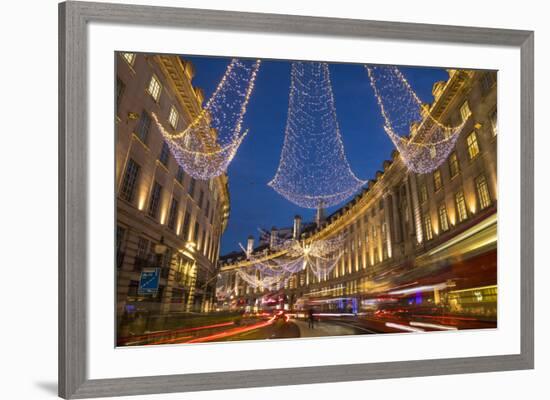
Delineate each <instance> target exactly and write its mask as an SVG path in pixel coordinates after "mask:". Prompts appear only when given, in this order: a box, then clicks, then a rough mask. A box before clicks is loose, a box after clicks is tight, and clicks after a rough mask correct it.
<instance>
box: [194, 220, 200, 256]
mask: <svg viewBox="0 0 550 400" xmlns="http://www.w3.org/2000/svg"><path fill="white" fill-rule="evenodd" d="M198 241H199V223H198V221H195V230H194V231H193V242H195V244H197V249H198V248H199V246H198Z"/></svg>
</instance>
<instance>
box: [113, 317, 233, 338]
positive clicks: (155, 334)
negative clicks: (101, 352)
mask: <svg viewBox="0 0 550 400" xmlns="http://www.w3.org/2000/svg"><path fill="white" fill-rule="evenodd" d="M230 325H235V322H234V321H231V322H222V323H219V324H213V325H204V326H196V327H193V328H183V329H176V330H173V331H162V332H155V333H151V334H149V335H141V336H130V337H125V338H121V339H120V340H119V343H121V344H122V343H128V342H129V341H132V343H133V342H139V341H141V340H147V339H152V338H156V337H159V336H166V335H174V334H178V333H186V332H194V331H200V330H203V329H211V328H221V327H224V326H230ZM156 343H157V342H155V343H153V344H156Z"/></svg>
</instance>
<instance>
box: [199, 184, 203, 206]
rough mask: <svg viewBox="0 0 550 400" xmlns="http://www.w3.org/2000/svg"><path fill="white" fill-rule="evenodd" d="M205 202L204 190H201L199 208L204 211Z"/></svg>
mask: <svg viewBox="0 0 550 400" xmlns="http://www.w3.org/2000/svg"><path fill="white" fill-rule="evenodd" d="M203 200H204V190H202V189H201V191H200V194H199V208H201V209H202V202H203Z"/></svg>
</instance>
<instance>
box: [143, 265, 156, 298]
mask: <svg viewBox="0 0 550 400" xmlns="http://www.w3.org/2000/svg"><path fill="white" fill-rule="evenodd" d="M159 281H160V268H147V269H144V270H143V271H141V277H140V279H139V287H138V294H140V295H141V294H153V295H155V294H157V292H158V289H159Z"/></svg>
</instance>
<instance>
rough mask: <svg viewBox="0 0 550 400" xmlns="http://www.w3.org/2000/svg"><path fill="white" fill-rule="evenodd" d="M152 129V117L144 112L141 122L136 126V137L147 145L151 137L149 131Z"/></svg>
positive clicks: (140, 118)
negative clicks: (148, 137)
mask: <svg viewBox="0 0 550 400" xmlns="http://www.w3.org/2000/svg"><path fill="white" fill-rule="evenodd" d="M150 128H151V117H150V116H149V114H148V113H147V111H145V110H143V111H142V112H141V115H140V117H139V121H138V123H137V126H136V132H135V133H136V135H137V137H138V138H139V140H141V141H142V142H143V143H145V144H147V136H149V129H150Z"/></svg>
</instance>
